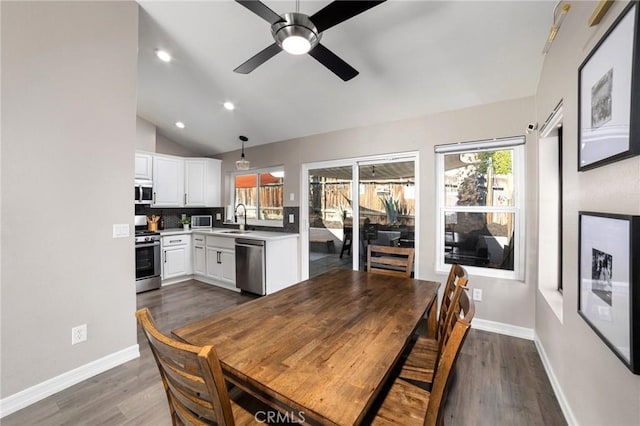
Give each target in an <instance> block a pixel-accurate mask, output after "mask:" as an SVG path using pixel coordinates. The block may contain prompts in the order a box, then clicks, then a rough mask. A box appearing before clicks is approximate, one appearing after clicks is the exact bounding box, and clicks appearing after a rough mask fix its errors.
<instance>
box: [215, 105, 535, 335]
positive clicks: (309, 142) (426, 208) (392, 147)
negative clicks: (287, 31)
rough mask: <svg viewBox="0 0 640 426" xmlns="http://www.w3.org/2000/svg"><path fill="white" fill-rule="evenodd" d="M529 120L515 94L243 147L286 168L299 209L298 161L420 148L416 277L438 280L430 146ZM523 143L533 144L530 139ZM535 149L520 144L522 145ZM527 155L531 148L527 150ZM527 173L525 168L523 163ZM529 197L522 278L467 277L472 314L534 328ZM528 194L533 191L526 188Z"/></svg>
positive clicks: (230, 164) (262, 161)
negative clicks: (476, 291)
mask: <svg viewBox="0 0 640 426" xmlns="http://www.w3.org/2000/svg"><path fill="white" fill-rule="evenodd" d="M533 117H534V102H533V98H524V99H517V100H511V101H505V102H499V103H495V104H490V105H484V106H480V107H475V108H468V109H463V110H459V111H453V112H445V113H441V114H434V115H429V116H424V117H420V118H415V119H411V120H402V121H397V122H392V123H385V124H379V125H375V126H368V127H361V128H356V129H349V130H343V131H338V132H332V133H327V134H322V135H315V136H309V137H305V138H300V139H295V140H290V141H284V142H279V143H275V144H270V145H262V146H256V147H248V148H245V154H246V156H247V159H248V160H250V161H251V166H252V167H265V166H272V165H280V164H283V165H284V169H285V175H286V178H285V188H284V191H285V205H289V206H298V205H299V200H300V172H301V165H302V164H304V163H309V162H315V161H324V160H333V159H340V158H350V157H358V156H368V155H375V154H384V153H393V152H402V151H419V152H420V199H421V200H422V208H421V210H420V221H421V225H420V226H421V228H420V229H421V234H420V235H419V238H420V239H421V245H420V253H419V259H418V261H419V262H420V271H421V276H420V278H424V279H437V280H438V281H443V280H444V279H445V278H446V277H444V276H443V275H438V274H436V273H435V250H436V246H435V244H436V242H435V238H434V230H435V229H436V211H435V206H434V205H433V202H432V201H431V200H435V198H436V188H435V171H434V167H435V156H434V152H433V147H434V145H438V144H446V143H453V142H464V141H471V140H481V139H490V138H499V137H506V136H516V135H522V134H524V130H525V128H526V125H527V123H528V122H530V121H532V120H533ZM528 145H533V144H529V142H528ZM534 148H535V146H531V147H530V146H527V150H528V151H529V150H530V149H534ZM527 155H528V157H529V158H531V157H533V156H535V151H533V152H532V153H529V152H527ZM239 157H240V152H239V151H235V152H231V153H227V154H224V155H222V156H220V157H219V158H221V159H222V160H223V163H222V169H223V175H225V177H228V175H227V174H228V172H230V171H233V170H234V167H235V164H234V162H235V161H236V160H237V159H238V158H239ZM527 173H528V176H531V173H533V172H532V170H531V167H527ZM530 181H532V179H527V191H528V194H530V195H531V194H533V195H531V196H530V198H531V197H533V200H531V201H532V202H531V204H530V205H528V206H527V247H526V250H527V251H526V258H527V268H526V270H527V275H526V277H525V278H526V279H525V282H524V283H523V282H517V281H509V280H498V279H492V278H483V277H473V279H472V280H471V282H470V284H469V285H470V287H475V288H482V289H483V301H482V302H481V303H478V304H477V317H478V318H482V319H485V320H491V321H498V322H502V323H507V324H512V325H516V326H521V327H527V328H533V325H534V317H533V312H534V305H533V300H534V289H535V283H532V282H531V278H530V276H529V271H531V270H535V268H533V267H532V262H534V261H535V259H536V256H535V254H534V253H535V244H534V243H535V241H537V240H536V239H535V238H533V235H532V234H533V231H534V227H533V224H534V223H535V222H534V221H533V219H534V215H533V214H532V213H530V212H535V211H536V206H535V194H536V187H535V185H532V186H531V188H530V187H529V182H530ZM228 188H229V187H228V185H225V196H224V197H225V198H224V199H223V203H224V204H225V205H226V204H229V201H228V200H229V193H228ZM529 191H532V192H529ZM290 193H294V194H295V200H294V201H289V194H290Z"/></svg>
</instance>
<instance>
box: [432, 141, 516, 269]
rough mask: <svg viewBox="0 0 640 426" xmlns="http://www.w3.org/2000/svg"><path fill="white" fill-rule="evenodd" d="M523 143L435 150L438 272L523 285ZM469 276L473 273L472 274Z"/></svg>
mask: <svg viewBox="0 0 640 426" xmlns="http://www.w3.org/2000/svg"><path fill="white" fill-rule="evenodd" d="M523 144H524V137H519V138H510V139H498V140H490V141H479V142H469V143H459V144H452V145H439V146H436V161H437V170H438V175H437V185H438V219H439V220H438V234H439V238H438V262H437V265H438V270H440V271H442V272H445V271H447V270H448V269H449V266H448V264H452V263H458V264H461V265H464V266H466V267H468V268H471V270H472V271H473V273H474V274H477V275H485V276H493V277H501V278H510V279H520V280H521V279H523V277H524V271H523V269H524V267H523V251H524V250H523V248H524V247H523V243H522V242H523V241H524V238H523V237H524V235H523V234H524V220H523V211H524V209H523V207H524V206H523V202H524V200H523V197H522V195H523V191H522V188H523V185H524V148H523V147H524V145H523ZM471 270H470V272H471Z"/></svg>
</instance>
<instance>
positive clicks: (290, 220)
mask: <svg viewBox="0 0 640 426" xmlns="http://www.w3.org/2000/svg"><path fill="white" fill-rule="evenodd" d="M294 221H295V217H294V215H293V214H290V215H289V223H293V222H294Z"/></svg>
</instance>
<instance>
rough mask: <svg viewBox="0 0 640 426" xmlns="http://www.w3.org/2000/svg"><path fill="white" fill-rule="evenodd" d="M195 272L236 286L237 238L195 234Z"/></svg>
mask: <svg viewBox="0 0 640 426" xmlns="http://www.w3.org/2000/svg"><path fill="white" fill-rule="evenodd" d="M193 273H194V274H196V275H200V276H202V277H205V278H209V279H211V280H214V281H217V282H220V283H224V284H230V285H231V286H232V287H235V284H236V252H235V239H234V238H228V237H216V236H204V235H201V234H194V235H193Z"/></svg>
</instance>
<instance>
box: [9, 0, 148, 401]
mask: <svg viewBox="0 0 640 426" xmlns="http://www.w3.org/2000/svg"><path fill="white" fill-rule="evenodd" d="M1 7H2V133H1V136H2V159H1V161H2V171H1V174H2V200H1V201H2V214H1V219H2V223H1V226H2V259H1V267H2V270H1V280H2V288H1V299H2V302H1V303H2V305H1V307H2V313H1V319H2V320H1V334H2V352H1V353H2V372H1V377H0V382H1V383H2V388H1V390H0V392H1V395H2V397H7V396H10V395H12V394H14V393H16V392H18V391H21V390H24V389H26V388H29V387H30V386H33V385H36V384H39V383H41V382H43V381H45V380H47V379H50V378H52V377H55V376H57V375H59V374H61V373H64V372H67V371H69V370H72V369H74V368H77V367H79V366H82V365H84V364H87V363H89V362H91V361H94V360H96V359H99V358H101V357H104V356H107V355H110V354H112V353H114V352H116V351H120V350H122V349H125V348H128V347H131V346H133V345H135V344H136V324H135V317H134V311H135V308H136V299H135V288H134V280H135V274H134V256H133V253H134V252H133V237H129V238H121V239H113V238H111V235H112V224H114V223H127V224H130V225H131V227H133V217H132V216H133V204H132V203H131V181H132V177H133V156H134V149H135V144H136V64H137V62H136V61H137V37H138V7H137V4H136V3H135V2H68V3H65V2H37V3H36V2H2V4H1ZM84 323H86V324H88V341H87V342H85V343H81V344H78V345H75V346H71V337H70V336H71V328H72V327H73V326H76V325H80V324H84Z"/></svg>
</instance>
